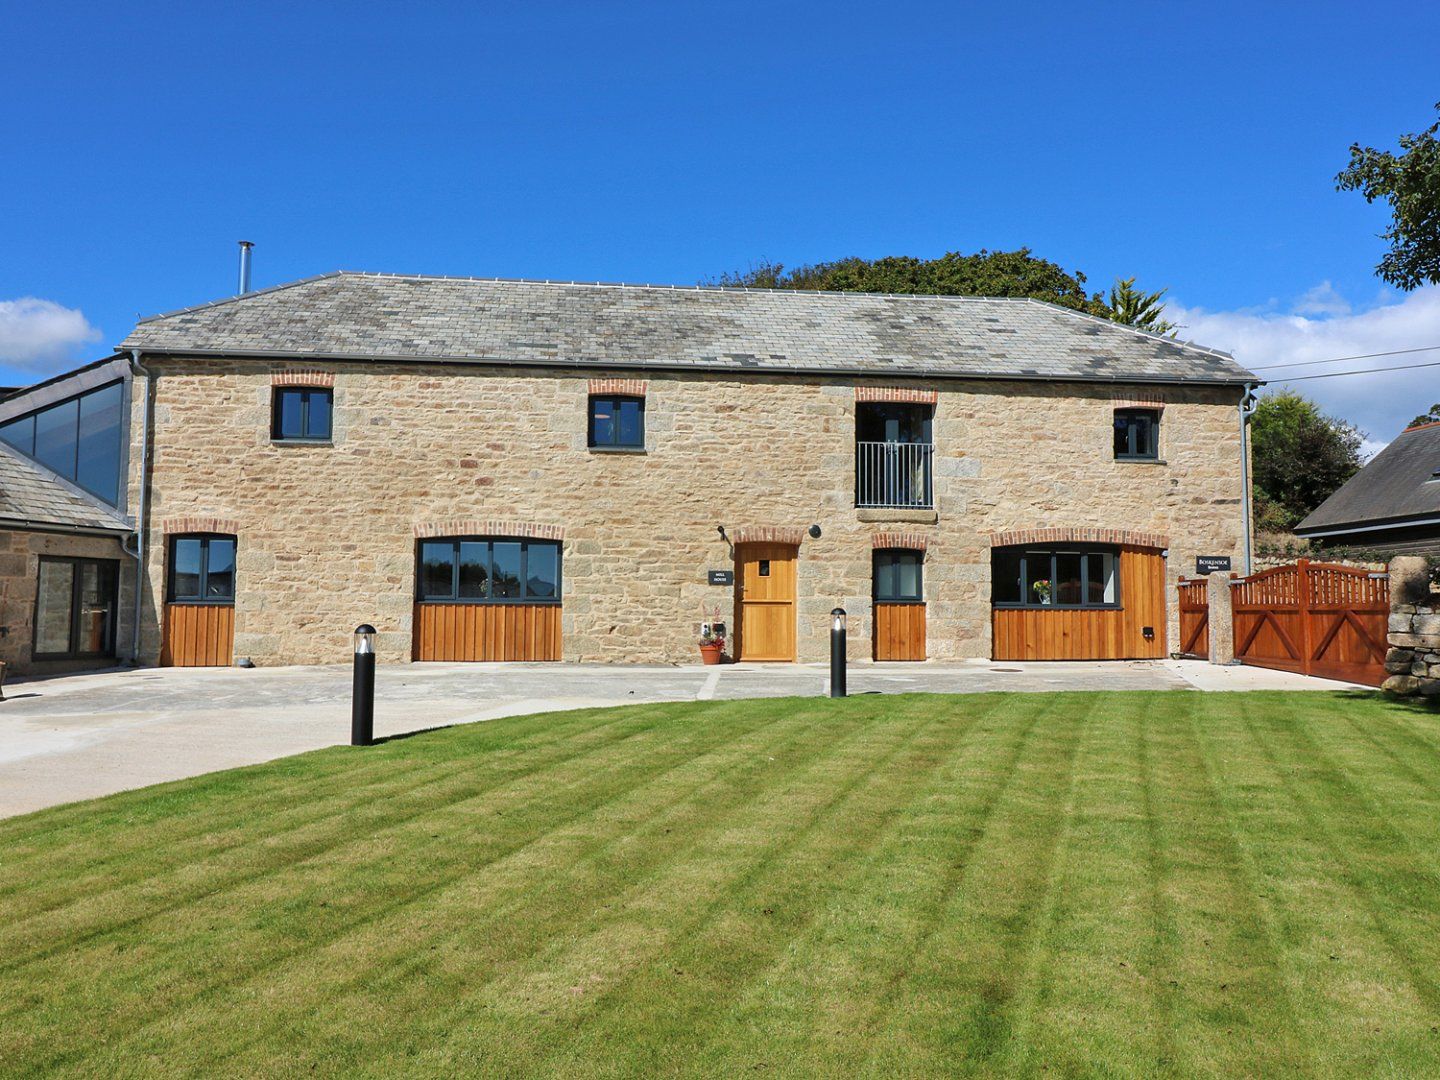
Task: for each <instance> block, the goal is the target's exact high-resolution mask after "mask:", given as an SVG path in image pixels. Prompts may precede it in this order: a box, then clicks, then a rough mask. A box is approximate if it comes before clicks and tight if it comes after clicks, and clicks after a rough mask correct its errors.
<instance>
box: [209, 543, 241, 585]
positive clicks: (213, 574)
mask: <svg viewBox="0 0 1440 1080" xmlns="http://www.w3.org/2000/svg"><path fill="white" fill-rule="evenodd" d="M209 549H210V550H209V561H208V562H207V563H206V566H205V599H207V600H233V599H235V541H234V540H221V539H218V538H215V537H212V538H211V539H210V541H209Z"/></svg>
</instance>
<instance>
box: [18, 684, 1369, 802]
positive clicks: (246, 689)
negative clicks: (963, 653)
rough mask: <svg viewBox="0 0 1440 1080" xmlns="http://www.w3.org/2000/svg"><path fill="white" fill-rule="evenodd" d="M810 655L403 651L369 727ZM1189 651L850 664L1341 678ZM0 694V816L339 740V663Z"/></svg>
mask: <svg viewBox="0 0 1440 1080" xmlns="http://www.w3.org/2000/svg"><path fill="white" fill-rule="evenodd" d="M828 675H829V672H828V668H827V666H826V665H823V664H733V665H726V666H724V667H718V668H717V667H709V668H707V667H702V666H699V665H694V666H687V667H670V666H664V667H662V666H653V667H650V666H624V667H620V666H611V665H605V664H405V665H392V666H388V667H382V668H381V669H380V671H379V674H378V676H377V679H376V709H375V729H376V734H377V735H382V736H383V735H396V734H401V733H403V732H409V731H416V730H421V729H424V728H432V727H439V726H443V725H447V724H463V723H471V722H474V721H478V720H491V719H495V718H497V717H501V716H515V715H521V714H524V713H532V712H547V711H551V710H558V709H576V708H588V707H592V706H603V705H625V704H634V703H636V702H645V701H708V700H728V699H734V698H753V697H783V696H788V695H800V696H820V695H823V694H825V693H827V692H828ZM1345 686H1346V684H1344V683H1334V682H1328V681H1325V680H1321V679H1307V678H1304V677H1302V676H1298V675H1289V674H1286V673H1284V672H1278V671H1266V670H1264V669H1260V668H1220V667H1213V666H1211V665H1209V664H1205V663H1201V662H1198V661H1168V660H1167V661H1119V662H1108V663H1085V662H1069V663H1018V662H1017V663H991V662H989V661H967V662H964V663H954V664H942V663H925V664H870V663H866V664H856V665H852V666H851V668H850V672H849V690H850V692H851V693H852V694H861V693H889V694H900V693H911V692H918V691H925V692H930V693H946V694H951V693H978V692H982V691H988V690H1016V691H1053V690H1184V689H1202V690H1248V689H1308V690H1331V689H1343V688H1344V687H1345ZM6 697H7V700H6V701H5V702H4V703H0V816H9V815H13V814H20V813H26V812H28V811H31V810H38V809H41V808H43V807H46V806H54V805H56V804H58V803H65V802H72V801H74V800H76V799H87V798H92V797H95V796H98V795H107V794H110V793H111V792H115V791H123V790H126V789H128V788H134V787H142V786H144V785H146V784H155V783H160V782H162V781H165V780H178V779H181V778H183V777H187V776H196V775H199V774H200V773H206V772H212V771H214V770H216V769H227V768H232V767H234V766H238V765H250V764H254V763H256V762H261V761H268V760H271V759H272V758H278V757H285V756H286V755H288V754H298V753H301V752H302V751H306V750H315V749H318V748H320V747H324V746H333V745H336V744H338V743H344V742H346V741H348V739H349V736H350V669H349V668H348V667H294V668H264V669H255V670H249V671H242V670H239V669H234V668H140V669H134V670H114V671H107V672H92V673H88V674H83V675H69V676H63V677H58V678H51V679H43V680H39V679H37V680H29V681H17V682H15V683H14V684H12V685H11V686H8V687H6Z"/></svg>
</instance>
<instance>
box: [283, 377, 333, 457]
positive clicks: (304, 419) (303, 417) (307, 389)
mask: <svg viewBox="0 0 1440 1080" xmlns="http://www.w3.org/2000/svg"><path fill="white" fill-rule="evenodd" d="M286 394H299V395H300V431H301V432H302V434H299V435H283V434H281V432H280V399H281V398H282V397H284V396H285V395H286ZM316 394H321V395H323V396H324V397H325V398H326V399H327V400H328V401H329V403H330V408H329V411H328V414H327V415H328V416H329V420H330V423H329V427H328V429H327V430H326V432H325V434H324V435H311V434H309V430H308V429H309V427H310V399H311V397H313V396H314V395H316ZM334 439H335V388H334V387H331V386H276V387H272V388H271V391H270V441H271V442H277V443H329V442H333V441H334Z"/></svg>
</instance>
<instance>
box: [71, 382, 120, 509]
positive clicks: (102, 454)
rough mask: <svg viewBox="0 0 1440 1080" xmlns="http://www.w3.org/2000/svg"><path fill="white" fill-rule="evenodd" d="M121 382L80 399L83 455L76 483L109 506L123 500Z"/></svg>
mask: <svg viewBox="0 0 1440 1080" xmlns="http://www.w3.org/2000/svg"><path fill="white" fill-rule="evenodd" d="M123 397H124V395H123V393H122V387H121V384H120V383H115V384H114V385H113V386H106V387H102V388H101V389H99V390H96V391H94V392H93V393H89V394H86V395H85V396H84V397H82V398H81V399H80V452H79V455H78V456H79V462H78V467H77V470H76V474H75V482H76V483H77V484H79V485H80V486H81V487H83V488H84V489H85V490H86V491H89V492H91V493H93V494H95V495H98V496H100V498H102V499H104V500H105V501H106V502H108V503H109V504H110V505H112V506H115V505H117V504H118V503H119V501H120V408H121V400H122V398H123Z"/></svg>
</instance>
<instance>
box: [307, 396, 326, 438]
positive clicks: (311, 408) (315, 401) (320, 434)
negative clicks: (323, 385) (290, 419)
mask: <svg viewBox="0 0 1440 1080" xmlns="http://www.w3.org/2000/svg"><path fill="white" fill-rule="evenodd" d="M306 402H307V404H308V408H307V412H306V417H305V437H306V438H308V439H328V438H330V402H331V398H330V391H329V390H311V391H309V393H308V396H307V398H306Z"/></svg>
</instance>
